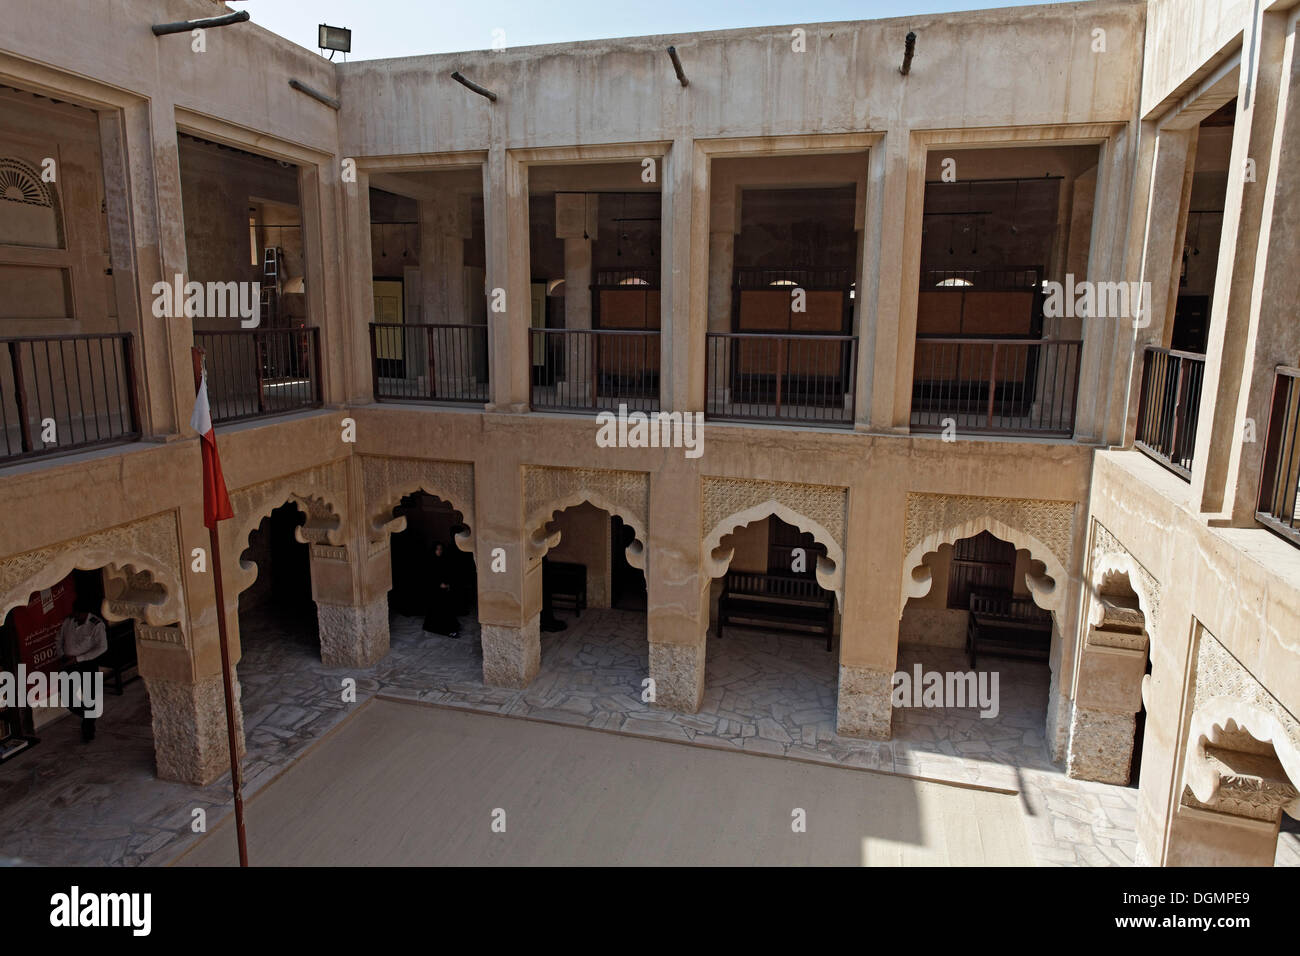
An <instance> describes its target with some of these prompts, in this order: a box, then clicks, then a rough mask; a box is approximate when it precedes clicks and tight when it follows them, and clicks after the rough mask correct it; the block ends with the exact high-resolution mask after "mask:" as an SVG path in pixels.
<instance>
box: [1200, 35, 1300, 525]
mask: <svg viewBox="0 0 1300 956" xmlns="http://www.w3.org/2000/svg"><path fill="white" fill-rule="evenodd" d="M1247 29H1248V31H1249V32H1250V33H1251V34H1252V36H1250V37H1248V38H1245V39H1243V44H1250V45H1255V46H1257V64H1256V67H1255V69H1254V70H1251V69H1242V70H1241V76H1240V80H1239V93H1238V100H1237V118H1236V127H1235V133H1234V135H1233V138H1232V158H1231V160H1230V163H1229V166H1228V189H1227V195H1226V198H1225V200H1224V210H1223V236H1222V239H1221V241H1220V245H1219V265H1218V271H1217V273H1216V275H1215V283H1214V303H1213V306H1212V311H1211V318H1210V331H1209V342H1208V343H1207V346H1206V360H1205V379H1204V382H1203V384H1202V390H1201V409H1200V418H1199V421H1198V423H1197V426H1196V451H1195V467H1194V468H1193V470H1192V497H1191V501H1192V505H1193V507H1196V508H1198V509H1199V510H1200V511H1201V512H1203V513H1210V514H1220V515H1223V516H1224V517H1226V518H1228V519H1229V520H1231V519H1232V518H1233V517H1234V514H1233V512H1234V509H1237V508H1239V506H1238V505H1237V500H1236V498H1237V493H1238V488H1237V482H1238V478H1239V476H1240V475H1241V444H1242V441H1241V439H1242V426H1243V424H1244V423H1243V421H1242V417H1241V416H1240V414H1239V406H1240V404H1241V401H1242V398H1243V397H1244V396H1243V390H1246V391H1248V390H1249V389H1250V387H1251V381H1250V373H1251V371H1252V370H1253V367H1254V356H1253V355H1252V354H1251V352H1252V348H1251V346H1252V344H1253V343H1254V341H1255V335H1256V333H1257V332H1258V330H1259V310H1260V307H1261V304H1262V300H1261V299H1260V298H1257V297H1256V296H1255V295H1254V288H1255V284H1256V278H1257V273H1259V272H1261V271H1263V270H1264V268H1265V262H1266V260H1267V251H1268V249H1267V246H1268V241H1269V237H1270V229H1269V224H1268V210H1269V203H1268V199H1269V198H1270V197H1269V190H1268V188H1267V186H1266V184H1267V183H1269V182H1277V181H1279V180H1283V181H1285V180H1286V179H1287V178H1288V174H1289V171H1287V170H1285V169H1284V168H1278V167H1277V166H1276V162H1275V161H1276V160H1277V159H1278V156H1277V154H1276V152H1275V146H1277V145H1278V144H1277V143H1276V142H1275V140H1276V139H1277V138H1278V135H1279V130H1278V125H1279V124H1278V122H1277V120H1278V105H1279V99H1280V93H1281V89H1282V84H1281V82H1280V80H1281V79H1282V77H1281V71H1280V70H1279V69H1278V65H1279V64H1280V63H1281V62H1282V61H1283V59H1284V51H1285V47H1286V17H1285V14H1281V13H1274V14H1270V13H1265V14H1263V15H1261V16H1260V18H1259V19H1258V20H1256V21H1255V22H1254V23H1253V24H1252V25H1251V26H1250V27H1248V28H1247ZM1245 65H1246V64H1243V67H1244V66H1245ZM1286 79H1287V81H1288V82H1289V81H1290V78H1289V77H1287V78H1286ZM1282 231H1283V232H1286V231H1288V230H1285V229H1283V230H1282ZM1289 248H1290V249H1291V250H1294V242H1293V241H1292V242H1291V243H1290V244H1289ZM1293 265H1294V264H1293V263H1289V264H1288V266H1287V267H1288V268H1293ZM1290 321H1294V319H1293V318H1292V319H1291V320H1290ZM1252 513H1253V512H1252ZM1236 517H1238V518H1240V517H1241V516H1240V515H1236Z"/></svg>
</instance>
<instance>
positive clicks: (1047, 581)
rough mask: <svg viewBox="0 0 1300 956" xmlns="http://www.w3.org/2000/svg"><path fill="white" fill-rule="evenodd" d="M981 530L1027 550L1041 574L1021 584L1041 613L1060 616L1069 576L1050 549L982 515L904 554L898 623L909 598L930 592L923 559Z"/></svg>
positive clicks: (933, 535)
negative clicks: (941, 547) (1041, 571)
mask: <svg viewBox="0 0 1300 956" xmlns="http://www.w3.org/2000/svg"><path fill="white" fill-rule="evenodd" d="M982 531H987V532H989V533H990V534H992V535H994V536H995V537H998V538H1001V539H1002V540H1003V541H1008V542H1010V543H1011V544H1013V545H1015V547H1016V550H1017V551H1027V552H1028V553H1029V556H1030V557H1031V558H1032V559H1033V560H1035V561H1037V562H1039V563H1040V564H1042V565H1043V567H1044V573H1042V574H1032V573H1026V574H1025V585H1026V586H1027V587H1028V588H1029V593H1030V594H1031V595H1032V596H1033V598H1034V603H1036V604H1037V605H1038V606H1039V607H1041V608H1043V609H1044V610H1047V611H1053V612H1056V614H1057V616H1058V617H1064V613H1063V612H1064V610H1065V608H1064V601H1065V594H1066V591H1067V590H1068V589H1067V588H1066V586H1065V584H1066V581H1067V580H1068V579H1069V575H1068V574H1067V572H1066V570H1065V568H1063V567H1062V566H1061V562H1060V561H1059V560H1058V559H1057V557H1056V555H1055V554H1054V553H1053V552H1052V549H1051V548H1049V547H1048V546H1047V545H1046V544H1044V543H1043V542H1042V541H1040V540H1039V539H1038V538H1037V537H1035V536H1034V535H1032V534H1029V533H1027V532H1025V531H1022V530H1021V529H1019V528H1015V527H1012V526H1011V525H1009V524H1006V523H1005V522H1003V521H1000V520H999V519H997V518H995V517H993V516H992V515H989V514H984V515H978V516H976V517H972V518H969V519H967V520H966V521H962V522H960V523H958V524H954V525H951V526H949V527H947V528H944V529H943V530H940V531H934V532H931V533H930V534H928V535H926V536H925V537H924V538H922V539H921V541H920V542H919V543H918V544H917V545H916V546H915V547H913V548H912V550H911V551H909V552H908V554H907V556H906V557H905V558H904V559H903V577H902V582H901V586H900V588H899V601H898V616H899V619H900V620H901V619H902V616H903V610H904V608H906V606H907V602H908V600H909V599H910V598H919V597H924V596H925V595H927V594H929V593H930V586H931V585H932V584H933V583H934V581H933V578H932V576H931V573H930V569H929V568H928V567H927V566H926V565H925V558H926V557H927V556H928V555H930V554H932V553H935V552H937V551H938V550H939V548H940V546H942V545H945V544H947V545H955V544H956V543H957V542H958V541H960V540H962V539H963V538H973V537H974V536H975V535H977V534H979V533H980V532H982Z"/></svg>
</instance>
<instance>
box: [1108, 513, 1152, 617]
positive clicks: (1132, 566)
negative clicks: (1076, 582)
mask: <svg viewBox="0 0 1300 956" xmlns="http://www.w3.org/2000/svg"><path fill="white" fill-rule="evenodd" d="M1118 573H1123V574H1126V575H1127V576H1128V583H1129V586H1130V587H1131V588H1132V589H1133V591H1134V593H1136V594H1137V596H1138V600H1139V601H1140V602H1141V605H1142V613H1143V615H1144V616H1145V617H1146V628H1147V632H1148V633H1150V634H1155V633H1156V628H1157V625H1158V622H1159V620H1160V582H1159V581H1157V580H1156V579H1155V576H1154V575H1152V574H1151V572H1150V571H1148V570H1147V569H1146V568H1144V567H1143V566H1142V565H1141V564H1139V563H1138V561H1137V560H1136V559H1135V558H1134V557H1133V555H1131V554H1129V552H1128V549H1126V548H1125V547H1124V546H1123V545H1122V544H1120V542H1119V539H1118V538H1116V537H1115V536H1114V535H1113V534H1111V532H1110V530H1109V529H1108V528H1107V527H1106V526H1105V525H1103V524H1102V523H1101V522H1100V521H1094V522H1093V539H1092V572H1091V576H1092V581H1093V584H1094V586H1097V585H1099V584H1100V582H1101V581H1103V580H1105V578H1106V576H1107V575H1111V574H1118Z"/></svg>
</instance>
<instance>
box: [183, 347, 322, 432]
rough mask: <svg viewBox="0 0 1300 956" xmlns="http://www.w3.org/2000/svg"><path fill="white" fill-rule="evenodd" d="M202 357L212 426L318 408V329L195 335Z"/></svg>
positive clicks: (319, 401) (319, 379)
mask: <svg viewBox="0 0 1300 956" xmlns="http://www.w3.org/2000/svg"><path fill="white" fill-rule="evenodd" d="M194 344H195V345H197V346H198V347H199V348H201V349H203V350H204V352H205V353H206V362H207V369H208V403H209V405H210V406H211V407H212V421H213V423H220V422H234V421H243V420H245V419H249V418H264V417H266V416H270V415H283V414H285V413H286V412H292V411H297V410H299V409H303V408H318V407H320V405H321V375H320V368H321V360H320V329H315V328H302V329H238V330H231V331H228V332H195V333H194Z"/></svg>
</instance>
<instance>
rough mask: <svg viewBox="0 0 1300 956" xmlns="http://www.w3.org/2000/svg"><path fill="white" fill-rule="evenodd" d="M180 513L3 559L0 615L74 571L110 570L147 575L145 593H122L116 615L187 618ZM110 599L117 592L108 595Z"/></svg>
mask: <svg viewBox="0 0 1300 956" xmlns="http://www.w3.org/2000/svg"><path fill="white" fill-rule="evenodd" d="M179 540H180V537H179V533H178V531H177V527H176V516H175V514H174V513H172V512H161V513H159V514H156V515H152V516H150V517H148V518H142V519H140V520H139V521H132V522H129V523H127V524H124V525H118V526H117V527H116V528H106V529H104V530H102V531H96V532H94V533H93V534H89V535H85V536H84V537H81V538H73V539H71V540H68V541H64V542H60V543H59V544H54V545H49V546H47V547H44V548H37V549H36V550H33V551H27V552H24V553H23V554H18V555H14V556H13V557H11V558H7V559H5V560H3V561H0V619H3V617H4V615H6V614H8V613H9V612H10V611H11V610H13V609H14V608H15V607H21V606H22V605H24V604H26V603H27V602H28V600H30V598H31V595H32V593H33V592H34V591H39V590H42V589H43V588H47V587H50V586H51V585H54V584H56V583H58V582H59V581H61V580H63V578H65V577H67V576H68V574H70V573H71V572H72V571H74V570H84V571H93V570H96V569H99V568H107V569H108V578H109V581H110V586H111V582H114V581H116V580H119V579H122V580H134V581H136V582H137V583H140V582H142V581H144V580H145V578H144V576H146V575H147V580H148V583H149V585H150V587H149V588H148V589H147V590H144V591H143V593H141V590H142V589H141V588H136V589H135V591H134V592H127V591H122V592H119V593H118V597H119V598H120V599H122V600H121V604H120V606H118V607H116V609H112V608H110V610H109V612H108V613H109V614H110V616H113V617H126V616H131V617H138V618H139V619H140V620H142V621H143V622H145V623H148V624H152V625H165V624H172V623H174V622H176V621H180V620H182V618H183V617H184V604H185V602H184V589H183V585H182V580H183V575H182V569H181V562H180V544H179ZM108 597H109V599H110V601H109V603H111V600H112V599H113V595H112V594H110V595H108Z"/></svg>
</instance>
